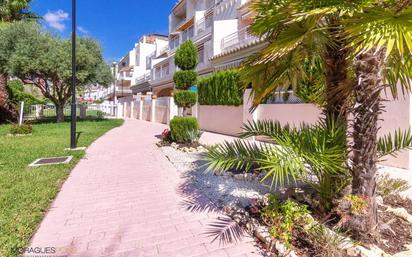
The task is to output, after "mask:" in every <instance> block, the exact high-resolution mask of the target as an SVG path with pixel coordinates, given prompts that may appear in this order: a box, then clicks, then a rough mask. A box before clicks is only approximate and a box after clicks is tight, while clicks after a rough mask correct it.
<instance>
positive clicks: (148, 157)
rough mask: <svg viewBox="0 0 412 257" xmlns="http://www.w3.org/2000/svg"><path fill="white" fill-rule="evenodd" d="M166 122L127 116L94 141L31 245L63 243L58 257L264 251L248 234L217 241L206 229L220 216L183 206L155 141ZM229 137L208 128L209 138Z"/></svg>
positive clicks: (175, 178) (176, 174) (176, 178)
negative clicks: (236, 239)
mask: <svg viewBox="0 0 412 257" xmlns="http://www.w3.org/2000/svg"><path fill="white" fill-rule="evenodd" d="M165 128H166V126H165V125H162V124H154V123H150V122H145V121H138V120H126V122H125V124H124V125H123V126H122V127H120V128H116V129H114V130H112V131H110V132H109V133H107V134H106V135H104V136H103V137H102V138H100V139H98V140H97V141H96V142H95V143H94V144H93V145H91V146H90V147H89V149H88V150H87V156H86V158H84V159H83V160H82V161H80V163H79V164H78V165H77V166H76V167H75V168H74V169H73V171H72V172H71V174H70V176H69V178H68V179H67V181H66V182H65V184H64V185H63V187H62V189H61V191H60V193H59V195H58V196H57V198H56V200H55V201H54V203H53V204H52V206H53V209H52V210H51V211H50V212H49V213H48V214H47V215H46V217H45V218H44V220H43V222H42V223H41V225H40V227H39V229H38V231H37V233H36V234H35V236H34V237H33V239H32V242H31V245H32V246H33V247H34V246H38V247H46V246H58V247H59V251H58V252H57V253H56V256H58V255H62V254H65V255H67V256H81V257H94V256H107V257H117V256H119V257H120V256H133V257H139V256H142V257H149V256H156V257H160V256H168V257H180V256H182V257H188V256H211V257H214V256H224V257H230V256H262V255H261V254H259V249H258V248H256V247H255V246H254V243H253V240H252V239H251V238H250V237H246V238H245V239H244V240H242V241H241V242H237V243H233V244H229V245H220V244H219V243H218V242H216V241H215V242H213V243H212V242H211V240H212V238H211V237H207V236H206V235H205V232H206V231H207V230H208V227H207V226H208V224H211V223H213V222H214V221H215V219H216V218H217V217H218V216H219V215H218V214H216V213H194V212H188V211H187V210H185V208H184V207H183V206H182V203H183V201H184V198H183V196H181V195H179V193H178V192H179V191H178V190H177V188H178V187H179V185H180V184H182V183H183V182H184V181H183V179H184V178H182V177H181V176H180V174H179V172H178V171H177V170H176V169H175V168H174V167H173V165H172V164H171V163H169V161H168V160H167V159H166V158H165V157H164V156H163V154H162V152H161V151H160V150H159V149H158V148H157V146H156V145H155V143H156V141H157V140H158V139H157V138H156V137H155V136H156V135H158V134H160V133H161V132H162V131H163V130H164V129H165ZM223 139H227V138H224V137H222V136H219V135H214V134H211V133H205V134H204V139H203V143H209V144H213V143H216V142H218V141H221V140H223Z"/></svg>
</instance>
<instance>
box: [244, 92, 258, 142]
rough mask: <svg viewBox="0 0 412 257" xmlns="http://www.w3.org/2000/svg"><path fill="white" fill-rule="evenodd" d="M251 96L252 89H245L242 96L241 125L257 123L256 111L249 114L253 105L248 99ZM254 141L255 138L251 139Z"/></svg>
mask: <svg viewBox="0 0 412 257" xmlns="http://www.w3.org/2000/svg"><path fill="white" fill-rule="evenodd" d="M251 94H252V89H246V90H245V93H244V95H243V123H244V124H247V123H249V122H253V121H258V119H259V117H258V111H257V110H254V111H253V112H252V113H251V112H250V108H251V107H252V105H253V102H252V99H251V98H250V97H251ZM253 140H255V137H253Z"/></svg>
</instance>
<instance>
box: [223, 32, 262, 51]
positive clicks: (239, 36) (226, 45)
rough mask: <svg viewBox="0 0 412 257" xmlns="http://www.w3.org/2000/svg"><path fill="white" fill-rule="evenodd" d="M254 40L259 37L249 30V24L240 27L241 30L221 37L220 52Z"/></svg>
mask: <svg viewBox="0 0 412 257" xmlns="http://www.w3.org/2000/svg"><path fill="white" fill-rule="evenodd" d="M256 40H259V38H258V37H256V36H254V35H253V34H252V33H251V32H250V27H249V26H248V27H245V28H242V29H241V30H239V31H237V32H235V33H232V34H230V35H228V36H226V37H224V38H223V39H222V42H221V48H222V52H225V51H229V50H232V49H235V48H237V47H241V46H243V45H246V44H248V43H250V42H253V41H256Z"/></svg>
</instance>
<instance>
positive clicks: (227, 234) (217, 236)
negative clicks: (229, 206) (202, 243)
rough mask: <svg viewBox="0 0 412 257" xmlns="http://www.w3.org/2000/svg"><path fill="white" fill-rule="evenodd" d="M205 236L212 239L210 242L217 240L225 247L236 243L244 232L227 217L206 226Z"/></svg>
mask: <svg viewBox="0 0 412 257" xmlns="http://www.w3.org/2000/svg"><path fill="white" fill-rule="evenodd" d="M208 227H209V228H208V231H207V232H206V233H205V234H206V235H207V236H210V237H213V238H212V242H214V241H216V240H219V243H220V244H223V245H227V244H230V243H235V242H238V241H240V240H241V239H242V237H243V236H244V235H245V234H246V232H245V230H244V229H243V228H242V227H241V226H240V225H239V224H238V223H237V222H236V221H234V220H233V219H231V218H229V217H219V219H218V220H217V221H215V222H213V223H211V224H209V225H208Z"/></svg>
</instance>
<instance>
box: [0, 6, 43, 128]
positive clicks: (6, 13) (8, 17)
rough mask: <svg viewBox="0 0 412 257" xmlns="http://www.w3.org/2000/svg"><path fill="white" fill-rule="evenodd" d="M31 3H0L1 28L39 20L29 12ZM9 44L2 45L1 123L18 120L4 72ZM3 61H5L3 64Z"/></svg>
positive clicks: (0, 79) (9, 48) (0, 53)
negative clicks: (20, 22)
mask: <svg viewBox="0 0 412 257" xmlns="http://www.w3.org/2000/svg"><path fill="white" fill-rule="evenodd" d="M29 3H30V0H2V1H0V26H5V23H10V22H14V21H19V20H27V19H35V18H37V16H36V15H34V14H33V13H30V12H29V11H28V7H29ZM19 36H22V35H19ZM5 43H7V47H5V45H6V44H5ZM9 43H10V42H3V43H0V44H1V45H0V123H2V122H5V121H15V120H17V111H16V108H15V106H14V105H13V104H12V103H11V102H10V101H9V95H8V92H7V81H8V74H7V73H6V72H5V70H4V60H7V54H9V53H10V51H9V50H11V48H12V45H10V44H9ZM3 47H5V48H3ZM1 59H3V62H2V60H1Z"/></svg>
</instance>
